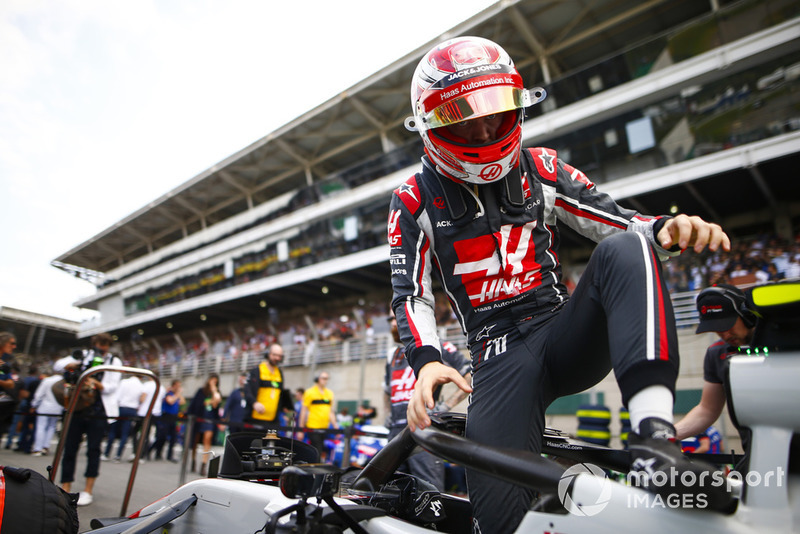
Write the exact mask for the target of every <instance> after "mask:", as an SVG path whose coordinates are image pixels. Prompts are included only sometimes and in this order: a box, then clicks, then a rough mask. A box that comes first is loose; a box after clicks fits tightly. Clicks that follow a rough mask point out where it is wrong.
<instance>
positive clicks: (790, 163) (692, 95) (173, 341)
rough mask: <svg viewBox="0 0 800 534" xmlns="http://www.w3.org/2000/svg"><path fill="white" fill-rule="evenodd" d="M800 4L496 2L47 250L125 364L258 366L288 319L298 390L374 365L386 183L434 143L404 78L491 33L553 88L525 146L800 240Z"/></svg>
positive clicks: (382, 307) (667, 204)
mask: <svg viewBox="0 0 800 534" xmlns="http://www.w3.org/2000/svg"><path fill="white" fill-rule="evenodd" d="M798 15H800V4H798V3H797V2H796V1H795V0H740V1H726V0H709V1H707V2H702V1H701V2H698V1H696V0H645V1H623V0H597V1H595V2H583V1H580V0H561V1H545V2H543V1H541V0H504V1H500V2H498V3H496V4H494V5H493V6H491V7H489V8H487V9H485V10H484V11H482V12H480V13H478V14H476V15H474V16H472V17H471V18H469V19H468V20H465V21H464V22H463V23H461V24H459V25H458V26H456V27H454V28H452V29H451V30H450V31H448V32H447V33H446V34H444V35H442V36H441V37H440V38H438V39H435V40H434V41H432V42H431V43H427V44H425V45H423V46H421V47H420V48H418V49H417V50H415V51H414V52H413V53H410V54H408V55H407V56H405V57H402V58H399V59H398V60H397V61H395V62H393V63H391V64H390V65H387V66H386V67H384V68H383V69H382V70H380V71H379V72H377V73H375V74H374V75H373V76H370V77H369V78H368V79H366V80H363V81H362V82H360V83H358V84H356V85H354V86H353V87H351V88H350V89H348V90H347V91H345V92H343V93H342V94H340V95H338V96H336V97H334V98H332V99H330V100H328V101H327V102H322V103H320V104H319V105H318V106H316V107H314V108H313V109H310V110H309V111H308V112H306V113H305V114H304V115H302V116H300V117H298V118H297V119H295V120H294V121H292V122H290V123H288V124H286V125H284V126H283V127H281V128H279V129H277V130H276V131H273V132H269V133H267V134H266V135H265V136H264V137H263V138H261V139H259V140H257V141H255V142H254V143H253V144H251V145H250V146H247V147H244V148H243V149H241V150H240V151H239V152H237V153H236V154H233V155H232V156H230V157H229V158H227V159H225V160H224V161H221V162H219V163H218V164H217V165H215V166H213V167H212V168H210V169H208V170H206V171H205V172H203V173H201V174H199V175H198V176H195V177H194V178H192V179H190V180H189V181H187V182H186V183H184V184H183V185H181V186H179V187H177V188H175V189H174V190H172V191H169V192H166V193H165V194H164V195H162V196H161V197H159V198H157V199H154V200H153V201H152V202H150V203H148V204H147V205H146V206H144V207H142V208H141V209H140V210H138V211H136V212H135V213H133V214H131V215H129V216H128V217H126V218H124V219H122V220H121V221H119V222H118V223H116V224H114V225H113V226H111V227H110V228H107V229H106V230H104V231H103V232H101V233H100V234H98V235H95V236H93V237H90V238H89V239H87V240H86V241H84V242H83V243H81V244H79V245H78V246H76V247H74V248H73V249H72V250H69V251H67V252H65V253H64V254H62V255H61V256H59V257H58V258H56V259H55V260H54V262H53V265H55V266H56V267H58V268H61V269H64V270H65V271H67V272H70V273H72V274H74V275H76V276H80V277H83V278H86V279H88V280H91V281H92V282H93V283H94V284H95V286H96V288H97V291H96V292H95V294H93V295H91V296H89V297H86V298H84V299H81V300H80V301H78V302H76V303H75V305H76V306H79V307H83V308H89V309H93V310H97V311H99V318H98V319H97V320H95V321H93V322H90V323H85V324H83V325H81V329H80V334H79V335H80V336H81V337H83V338H85V337H88V336H91V335H93V334H95V333H98V332H101V331H108V332H111V333H112V334H114V335H115V336H116V338H117V339H118V341H119V343H120V345H121V346H122V347H123V350H124V352H125V353H126V354H127V355H129V357H130V358H132V359H134V360H135V361H134V362H131V363H137V362H138V363H140V364H143V365H152V364H157V365H160V366H162V367H163V371H167V372H181V371H180V369H184V368H185V369H189V371H186V372H187V373H195V374H196V373H201V372H202V371H203V370H205V369H208V365H210V364H209V363H208V362H211V361H212V360H211V359H209V357H213V358H216V360H213V361H216V362H217V363H215V364H214V366H215V367H214V368H215V369H223V370H224V369H225V367H224V365H229V364H226V363H225V362H234V363H233V365H234V367H235V366H237V365H238V366H246V365H247V363H246V362H247V361H248V358H250V360H249V362H250V364H252V361H253V360H252V358H253V355H254V354H257V351H258V349H259V347H260V346H261V345H263V343H266V342H267V341H269V340H270V339H273V338H277V339H279V340H281V341H283V342H284V344H286V345H288V346H289V348H290V349H291V350H289V351H287V355H288V358H287V362H286V365H287V367H290V368H296V373H297V374H296V375H295V376H294V377H293V378H295V379H296V380H297V381H298V383H291V385H292V386H293V387H294V386H306V385H308V384H309V383H310V380H309V378H308V377H310V372H307V371H308V370H313V368H314V366H315V365H324V364H325V363H326V362H345V363H348V362H349V363H350V364H352V362H355V361H361V362H363V361H364V360H363V359H362V357H364V358H372V359H373V360H374V362H373V363H372V364H371V365H378V366H379V364H380V360H379V358H382V357H383V356H384V354H385V350H387V347H388V343H389V341H388V334H387V329H386V325H385V320H383V319H384V318H385V316H386V314H387V312H388V302H389V298H390V288H389V264H388V255H389V249H388V245H387V244H386V240H385V233H386V230H385V226H386V216H387V213H388V202H389V197H390V193H391V191H392V190H393V189H394V188H395V187H396V186H397V185H398V184H400V183H401V182H402V181H403V180H405V179H406V178H407V177H408V176H410V175H411V174H412V173H414V172H415V171H416V170H417V168H418V166H419V158H420V156H421V154H422V148H421V142H420V140H419V137H418V135H417V134H415V133H412V132H408V131H406V130H405V128H404V127H403V120H404V119H405V118H406V117H407V116H408V115H409V114H410V113H409V112H410V109H409V99H408V88H409V83H410V80H411V76H412V73H413V70H414V68H415V66H416V63H417V62H418V60H419V59H420V57H421V56H422V54H423V53H424V52H425V51H427V50H428V49H429V48H430V47H431V46H432V45H433V44H434V42H438V41H440V40H442V39H444V38H448V37H453V36H456V35H464V34H469V35H478V36H483V37H487V38H489V39H492V40H494V41H496V42H498V43H499V44H501V45H502V46H503V47H504V48H505V49H506V50H507V51H508V52H509V53H510V55H511V57H512V58H514V60H515V62H516V64H517V66H518V68H519V70H520V72H521V74H522V76H523V79H524V80H525V81H526V84H527V85H528V86H529V87H532V86H535V85H540V86H543V87H545V88H546V89H547V92H548V95H549V96H548V98H547V100H545V102H544V103H543V104H541V105H539V106H536V107H535V108H532V109H531V110H530V111H529V116H528V118H527V120H526V124H525V129H524V134H523V138H524V143H525V144H526V146H537V145H544V146H548V147H551V148H554V149H556V150H558V151H559V155H560V157H561V159H563V160H565V161H568V162H570V163H571V164H572V165H574V166H575V167H577V168H579V169H581V170H582V171H584V172H585V173H586V174H587V175H588V176H589V178H590V179H591V180H592V181H594V182H595V183H598V184H600V187H601V188H602V189H603V190H604V191H606V192H608V193H610V194H611V195H612V196H613V197H614V198H615V199H617V200H618V201H619V202H620V203H621V204H623V205H625V206H626V207H631V208H634V209H637V210H639V211H641V212H643V213H649V214H664V213H674V212H677V211H681V212H686V213H692V214H697V215H700V216H702V217H704V218H706V219H708V220H712V221H715V222H718V223H720V224H721V225H722V226H723V228H725V229H726V230H727V231H728V232H729V234H731V235H732V236H733V237H734V238H738V239H747V238H750V237H752V236H756V235H760V234H772V235H775V236H777V238H778V239H780V240H783V241H785V242H786V243H792V242H793V236H794V235H795V234H796V233H797V229H798V215H800V195H798V194H797V191H798V189H797V186H796V185H795V174H796V172H797V171H796V169H797V168H798V164H800V80H798V77H799V75H800V16H798ZM562 250H563V255H562V258H561V259H562V262H563V263H564V265H565V267H566V272H574V273H579V272H580V266H581V264H582V263H583V262H584V261H585V260H586V258H587V257H588V254H589V252H590V251H591V246H590V244H587V243H586V242H584V241H583V240H582V239H581V238H580V237H578V236H576V235H572V234H569V233H567V235H566V236H565V243H564V245H563V246H562ZM681 298H682V299H683V300H680V302H678V305H677V308H678V309H679V310H681V309H684V310H689V311H691V308H692V300H691V295H689V296H685V295H684V296H683V297H681ZM689 315H691V313H689ZM441 316H442V318H443V319H444V320H443V322H442V324H443V325H445V326H443V329H444V333H445V335H446V337H448V338H450V339H452V340H455V341H456V342H459V340H460V334H459V332H458V331H457V329H455V328H453V327H452V326H447V320H446V319H447V318H448V313H447V310H446V309H443V310H442V313H441ZM330 322H332V323H333V326H331V325H330V324H327V323H330ZM690 323H691V318H690V319H689V320H688V321H687V323H686V324H690ZM335 331H339V333H340V335H333V334H331V335H329V336H328V337H327V338H326V335H327V334H326V333H331V332H335ZM708 341H709V339H708V338H703V337H696V339H692V340H689V341H686V349H685V350H684V354H686V352H687V351H688V352H689V353H690V354H691V353H692V351H694V352H697V351H700V354H699V357H702V350H704V348H705V347H704V343H705V344H707V342H708ZM287 342H288V343H287ZM695 345H697V347H695ZM461 346H462V347H463V343H462V344H461ZM698 347H699V348H698ZM202 361H205V363H204V364H201V363H199V362H202ZM685 361H686V360H685ZM695 367H696V366H695ZM684 368H685V369H687V367H686V366H685V367H684ZM361 369H362V372H361V374H360V376H361V377H363V376H364V372H363V365H362V367H361ZM692 369H694V371H693V370H692ZM692 372H695V373H696V374H697V373H700V371H698V370H697V369H695V368H694V367H693V366H692V365H689V366H688V371H685V373H689V374H690V378H689V379H688V382H687V384H688V386H687V387H689V388H692V387H697V383H698V382H697V380H695V381H694V382H692V378H691V376H694V375H691V373H692ZM332 385H333V386H337V384H336V383H334V384H332ZM338 385H340V386H341V387H340V389H345V390H346V391H348V393H347V394H346V395H349V398H352V399H356V398H357V399H358V400H361V399H362V398H369V399H371V401H372V402H373V403H375V402H377V401H378V399H379V398H380V395H381V392H380V389H379V388H377V387H376V385H375V384H368V385H367V386H365V385H364V383H363V378H362V382H361V383H360V384H358V385H357V386H354V387H352V388H350V389H346V388H345V385H344V381H343V382H341V383H340V384H338ZM365 387H366V389H365ZM334 389H336V387H334ZM356 391H357V393H356ZM339 398H340V399H341V398H347V397H342V396H341V395H340V396H339ZM593 398H595V397H593ZM606 400H607V401H609V397H608V396H607V397H606Z"/></svg>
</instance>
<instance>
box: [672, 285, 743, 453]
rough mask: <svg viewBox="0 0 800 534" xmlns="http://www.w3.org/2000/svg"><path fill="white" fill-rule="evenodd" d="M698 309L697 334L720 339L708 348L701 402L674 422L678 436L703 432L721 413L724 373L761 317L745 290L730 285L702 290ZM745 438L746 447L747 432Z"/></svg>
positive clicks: (704, 359) (704, 363)
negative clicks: (751, 306)
mask: <svg viewBox="0 0 800 534" xmlns="http://www.w3.org/2000/svg"><path fill="white" fill-rule="evenodd" d="M697 311H698V313H699V314H700V324H699V325H698V326H697V331H696V333H698V334H702V333H704V332H714V333H716V334H717V335H718V336H719V338H720V339H719V341H717V342H715V343H712V344H711V345H710V346H709V347H708V349H706V355H705V357H704V358H703V391H702V393H701V395H700V403H699V404H698V405H697V406H695V407H694V408H692V409H691V410H689V413H687V414H686V416H685V417H684V418H683V419H681V420H680V421H678V422H677V423H676V424H675V432H676V434H677V438H678V439H686V438H689V437H691V436H696V435H699V434H703V433H704V432H705V430H706V429H707V428H708V427H710V426H711V425H712V424H714V422H715V421H716V420H717V419H718V418H719V416H720V415H722V409H723V408H724V407H725V402H726V398H727V395H726V392H725V376H726V375H727V373H728V364H729V361H730V358H731V357H732V356H736V355H737V354H739V348H740V347H746V346H749V345H750V343H751V342H752V341H753V334H754V333H755V329H756V325H757V324H758V317H757V316H756V315H755V314H754V313H753V312H752V310H750V308H748V307H747V299H746V298H745V295H744V293H743V292H742V290H741V289H739V288H738V287H736V286H732V285H728V284H717V285H715V286H712V287H707V288H705V289H704V290H702V291H701V292H700V293H699V294H698V295H697ZM742 441H743V442H742V445H743V446H746V442H747V433H746V432H745V433H744V434H743V435H742Z"/></svg>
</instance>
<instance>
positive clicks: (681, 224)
mask: <svg viewBox="0 0 800 534" xmlns="http://www.w3.org/2000/svg"><path fill="white" fill-rule="evenodd" d="M656 239H657V240H658V243H659V244H660V245H661V246H662V247H664V248H665V249H670V248H672V247H673V246H675V245H678V246H679V247H680V249H681V250H686V249H687V248H688V247H692V248H693V249H694V251H695V252H702V251H703V249H704V248H706V247H708V250H710V251H711V252H714V251H716V250H717V249H718V248H719V247H720V246H721V247H722V250H725V251H730V250H731V240H730V238H729V237H728V235H727V234H726V233H725V232H724V231H723V230H722V227H720V225H718V224H715V223H710V222H706V221H704V220H703V219H701V218H700V217H698V216H696V215H691V216H690V215H686V214H684V213H682V214H680V215H676V216H675V217H673V218H672V219H669V220H668V221H667V222H666V223H664V226H663V227H662V228H661V231H660V232H658V235H657V236H656Z"/></svg>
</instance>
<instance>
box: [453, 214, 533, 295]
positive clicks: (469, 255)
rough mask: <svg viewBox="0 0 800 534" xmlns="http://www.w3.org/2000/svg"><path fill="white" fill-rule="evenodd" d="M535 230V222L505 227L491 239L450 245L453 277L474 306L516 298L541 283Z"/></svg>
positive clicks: (471, 240)
mask: <svg viewBox="0 0 800 534" xmlns="http://www.w3.org/2000/svg"><path fill="white" fill-rule="evenodd" d="M535 227H536V221H531V222H528V223H526V224H524V225H523V226H514V225H511V224H506V225H503V226H502V227H501V228H500V231H499V232H496V234H495V235H494V236H491V235H484V236H480V237H476V238H473V239H465V240H463V241H458V242H456V243H455V244H454V245H453V246H454V248H455V251H456V254H458V260H459V263H457V264H456V265H455V267H454V269H453V274H454V275H460V276H461V280H462V282H463V283H464V287H465V288H466V290H467V294H468V295H469V299H470V302H472V306H473V307H478V306H480V305H482V304H486V303H489V302H494V301H499V300H505V299H508V298H511V297H515V296H517V295H519V294H521V293H524V292H526V291H527V290H529V289H530V288H532V287H536V286H538V285H539V284H540V283H541V278H542V277H541V274H540V270H541V265H539V264H538V263H536V251H535V246H534V243H533V229H534V228H535ZM495 240H496V242H497V243H499V244H500V248H499V250H498V249H497V247H496V245H495Z"/></svg>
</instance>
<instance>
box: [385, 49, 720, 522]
mask: <svg viewBox="0 0 800 534" xmlns="http://www.w3.org/2000/svg"><path fill="white" fill-rule="evenodd" d="M544 93H545V92H544V90H542V89H533V90H526V89H525V88H524V87H523V84H522V79H521V76H520V74H519V73H518V72H517V70H516V68H515V67H514V63H513V61H512V60H511V58H510V57H509V56H508V54H507V53H506V52H505V51H504V50H503V49H502V48H501V47H500V46H499V45H497V44H496V43H494V42H492V41H489V40H486V39H482V38H478V37H459V38H455V39H452V40H448V41H446V42H443V43H441V44H439V45H437V46H435V47H434V48H433V49H432V50H430V51H429V52H428V53H427V54H426V55H425V56H424V57H423V59H422V60H421V61H420V63H419V64H418V66H417V69H416V71H415V73H414V76H413V80H412V84H411V102H412V108H413V113H414V114H413V117H409V118H408V119H406V127H407V128H409V129H412V130H415V131H417V132H418V133H419V134H420V135H421V137H422V140H423V143H424V148H425V156H424V157H423V159H422V170H421V171H420V172H419V173H417V174H416V175H414V176H412V177H410V178H409V179H408V180H406V181H405V182H404V183H403V184H401V185H400V186H399V187H398V188H397V189H396V190H395V191H394V193H393V195H392V199H391V205H390V213H389V222H388V239H389V244H390V246H391V263H392V265H391V267H392V287H393V293H394V294H393V299H392V308H393V310H394V313H395V315H396V317H397V323H398V328H399V331H400V335H401V339H402V343H403V344H404V345H405V347H406V357H407V358H408V361H409V363H410V364H411V366H412V368H413V369H414V372H415V373H416V376H417V384H416V387H415V390H414V393H413V396H412V399H411V401H410V402H409V406H408V412H407V416H408V417H407V419H408V424H409V427H410V428H411V430H415V429H417V428H424V427H426V426H428V425H429V424H430V418H429V416H428V413H427V409H432V408H433V407H434V402H433V396H432V395H433V391H434V389H435V388H436V387H437V386H439V385H441V384H443V383H446V382H454V383H455V384H457V385H458V387H459V388H461V389H462V390H463V391H465V392H471V398H470V404H469V409H468V419H467V427H466V434H467V437H468V438H470V439H472V440H475V441H478V442H481V443H487V444H490V445H494V446H501V447H506V448H508V447H511V448H518V449H527V450H531V451H535V452H539V451H540V448H541V437H542V432H543V430H544V413H545V409H546V408H547V406H548V405H549V404H550V403H551V402H552V401H553V400H554V399H556V398H557V397H560V396H564V395H570V394H574V393H577V392H580V391H583V390H585V389H586V388H588V387H590V386H592V385H594V384H596V383H597V382H599V381H600V380H602V379H603V377H605V375H606V374H608V372H609V371H611V370H612V369H613V370H614V373H615V375H616V378H617V381H618V383H619V387H620V390H621V392H622V398H623V402H624V404H625V405H626V406H627V407H628V409H629V411H630V416H631V424H632V428H633V431H634V432H633V433H632V435H631V436H630V450H631V453H632V457H633V464H632V468H633V469H634V470H638V471H640V472H641V473H640V474H642V475H643V478H642V479H640V480H642V481H643V482H642V483H643V485H645V486H650V487H651V489H653V490H654V491H655V490H657V489H659V488H656V487H655V485H654V484H648V480H652V476H653V475H654V474H655V473H656V472H658V471H659V470H661V471H664V470H666V469H667V466H676V467H677V469H679V470H698V471H699V470H704V469H706V468H707V467H708V466H698V465H695V464H692V463H689V462H688V461H687V460H684V459H683V458H682V456H681V452H680V448H679V446H678V445H677V444H675V443H674V435H675V431H674V427H673V425H672V405H673V396H674V387H675V380H676V377H677V372H678V343H677V334H676V328H675V321H674V316H673V311H672V307H671V303H670V298H669V294H668V293H667V290H666V286H665V284H664V279H663V276H662V274H661V267H660V260H661V259H666V258H667V257H669V256H673V255H677V254H679V253H680V251H681V250H684V249H686V248H688V247H693V248H694V250H695V251H701V250H703V249H704V248H706V247H708V248H709V250H712V251H713V250H717V249H718V248H719V247H722V248H723V249H724V250H729V249H730V240H729V239H728V236H727V235H726V234H725V233H724V232H723V231H722V229H721V228H720V227H719V226H718V225H716V224H711V223H708V222H706V221H704V220H702V219H701V218H699V217H696V216H688V215H685V214H681V215H678V216H676V217H673V218H670V217H651V216H646V215H642V214H639V213H637V212H635V211H632V210H628V209H624V208H622V207H620V206H619V205H617V204H616V203H615V202H614V201H613V200H612V199H611V198H610V197H609V196H608V195H606V194H603V193H601V192H600V191H598V189H597V188H596V187H595V185H594V184H593V183H592V182H591V181H590V180H589V179H588V177H587V176H586V175H585V174H584V173H582V172H581V171H579V170H578V169H576V168H574V167H572V166H570V165H569V164H568V163H566V162H563V161H560V160H559V158H558V154H557V153H556V151H555V150H551V149H549V148H530V149H528V148H525V149H523V148H522V142H521V136H522V123H523V116H524V108H525V107H527V106H530V105H532V104H535V103H536V102H538V101H540V100H542V99H543V98H544V96H545V94H544ZM559 223H563V224H566V225H568V226H569V227H571V228H572V229H574V230H576V231H577V232H579V233H580V234H582V235H584V236H585V237H588V238H590V239H592V240H594V241H595V242H597V243H598V245H597V247H596V249H595V251H594V253H593V255H592V257H591V259H590V260H589V263H588V265H587V267H586V270H585V272H584V274H583V275H582V277H581V279H580V282H579V283H578V285H577V287H576V288H575V291H574V293H573V295H572V297H571V298H570V297H569V295H568V293H567V289H566V287H565V286H564V284H563V283H562V281H561V266H560V264H559V256H558V247H559V229H558V224H559ZM434 272H436V275H437V276H438V277H439V279H440V282H441V285H442V288H443V291H444V292H445V293H446V294H447V296H448V298H449V300H450V302H451V304H452V306H453V310H454V312H455V314H456V316H457V317H458V319H459V321H460V322H461V326H462V328H463V330H464V332H465V334H466V335H467V338H468V344H469V349H470V352H471V357H472V368H473V377H472V378H473V380H472V385H470V384H468V383H467V381H466V380H464V379H463V377H462V376H461V375H460V374H459V373H458V372H457V371H456V370H454V369H452V368H451V367H448V366H445V365H444V364H443V363H442V361H441V353H440V350H441V349H440V346H441V345H440V343H439V339H438V337H437V330H436V322H435V318H434V297H433V295H432V276H433V273H434ZM512 407H513V409H512ZM467 481H468V488H469V495H470V500H471V502H472V506H473V509H474V514H475V531H476V532H482V533H483V534H488V533H490V532H502V533H508V532H513V531H514V529H515V528H516V526H517V525H518V523H519V522H520V521H521V519H522V517H523V515H524V513H525V511H526V510H527V508H528V506H529V505H530V502H531V498H532V492H531V491H529V490H526V489H524V488H520V487H518V486H515V485H513V484H509V483H505V482H503V481H500V480H498V479H496V478H494V477H491V476H488V475H484V474H481V473H478V472H476V471H473V470H468V472H467ZM680 489H681V491H684V492H691V491H692V488H680ZM666 491H669V492H674V491H675V490H674V489H672V488H666ZM709 499H710V501H711V505H712V506H715V507H724V506H727V505H728V496H727V494H724V493H723V492H720V494H719V495H717V496H716V497H715V496H710V497H709Z"/></svg>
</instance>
